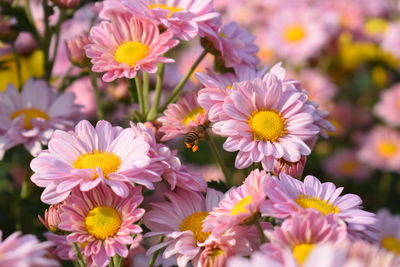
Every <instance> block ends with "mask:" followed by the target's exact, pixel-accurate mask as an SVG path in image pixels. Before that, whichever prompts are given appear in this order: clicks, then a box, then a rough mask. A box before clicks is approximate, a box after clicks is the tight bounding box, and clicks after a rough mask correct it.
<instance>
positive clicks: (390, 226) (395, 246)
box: [376, 209, 400, 256]
mask: <svg viewBox="0 0 400 267" xmlns="http://www.w3.org/2000/svg"><path fill="white" fill-rule="evenodd" d="M376 219H377V223H376V228H377V229H378V231H379V238H378V241H379V243H380V245H381V247H383V248H385V249H386V250H388V251H390V252H394V253H397V255H399V256H400V246H399V244H400V216H399V215H393V214H390V213H389V211H388V210H386V209H381V210H379V211H378V213H377V214H376Z"/></svg>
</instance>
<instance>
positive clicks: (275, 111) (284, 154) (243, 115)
mask: <svg viewBox="0 0 400 267" xmlns="http://www.w3.org/2000/svg"><path fill="white" fill-rule="evenodd" d="M283 85H284V84H283V83H282V81H281V80H279V79H278V77H277V76H275V75H274V74H267V75H266V76H265V77H264V79H263V80H261V79H259V78H256V79H255V80H253V81H250V82H241V83H235V84H234V86H233V88H232V89H233V92H232V93H231V94H230V95H229V96H227V97H226V98H225V100H224V102H225V103H224V105H223V110H224V112H225V113H226V115H227V119H225V120H223V121H220V122H217V123H216V124H214V126H213V130H214V132H215V133H216V134H218V135H221V136H224V137H228V139H227V140H226V142H225V143H224V149H225V150H227V151H230V152H233V151H237V150H239V153H238V154H237V156H236V161H235V167H236V168H239V169H243V168H246V167H248V166H250V164H252V163H253V162H261V163H262V166H263V168H264V169H265V170H268V171H271V170H273V167H274V160H275V159H281V158H282V159H284V160H286V161H288V162H297V161H299V160H300V158H301V156H306V155H309V154H310V153H311V149H310V147H309V146H308V145H307V144H306V143H305V141H306V140H310V139H312V138H316V136H317V135H318V133H319V132H320V128H319V127H318V126H317V125H316V124H315V113H316V112H315V110H316V108H315V107H314V106H313V105H312V104H311V103H309V102H307V95H306V94H304V93H302V92H300V91H297V90H295V89H291V90H289V89H287V90H283V88H286V87H287V86H285V87H283Z"/></svg>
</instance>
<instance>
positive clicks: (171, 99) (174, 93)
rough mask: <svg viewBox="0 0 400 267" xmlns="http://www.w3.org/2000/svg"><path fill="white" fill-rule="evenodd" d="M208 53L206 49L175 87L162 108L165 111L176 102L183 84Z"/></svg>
mask: <svg viewBox="0 0 400 267" xmlns="http://www.w3.org/2000/svg"><path fill="white" fill-rule="evenodd" d="M206 55H207V51H206V50H204V51H203V52H202V53H201V55H200V56H199V57H198V58H197V59H196V61H195V62H194V63H193V65H192V67H191V68H190V69H189V71H188V72H187V73H186V75H185V76H184V77H183V78H182V80H181V81H180V82H179V83H178V85H177V86H176V87H175V88H174V90H173V91H172V94H171V96H170V97H169V99H168V101H167V102H166V103H165V105H164V106H163V107H162V108H161V111H163V110H164V109H165V108H166V107H167V105H168V104H170V103H173V102H175V101H176V100H178V98H179V96H180V94H181V91H182V89H183V86H185V84H186V82H187V81H188V80H189V78H190V76H192V74H193V72H194V71H195V70H196V68H197V67H198V66H199V64H200V63H201V61H202V60H203V59H204V58H205V56H206Z"/></svg>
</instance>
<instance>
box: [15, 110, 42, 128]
mask: <svg viewBox="0 0 400 267" xmlns="http://www.w3.org/2000/svg"><path fill="white" fill-rule="evenodd" d="M21 115H24V128H25V129H26V130H30V129H32V123H31V119H35V118H42V119H44V120H46V121H47V120H48V119H49V116H48V115H47V114H46V113H45V112H44V111H41V110H39V109H35V108H25V109H20V110H17V111H16V112H14V113H13V114H11V115H10V118H11V119H15V118H16V117H19V116H21Z"/></svg>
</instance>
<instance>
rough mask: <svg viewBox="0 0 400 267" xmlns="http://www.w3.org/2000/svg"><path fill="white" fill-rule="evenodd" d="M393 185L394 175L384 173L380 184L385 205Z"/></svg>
mask: <svg viewBox="0 0 400 267" xmlns="http://www.w3.org/2000/svg"><path fill="white" fill-rule="evenodd" d="M391 184H392V174H391V173H389V172H386V173H384V174H383V176H382V177H381V180H380V183H379V191H380V194H381V200H382V203H383V204H385V202H386V200H387V199H388V196H389V195H390V194H389V192H390V185H391Z"/></svg>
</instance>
